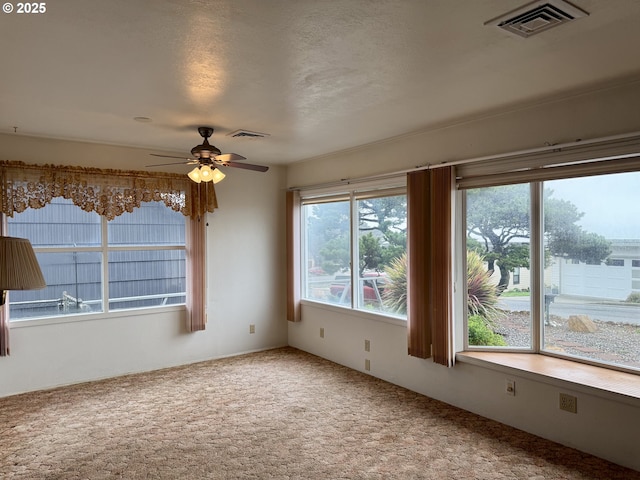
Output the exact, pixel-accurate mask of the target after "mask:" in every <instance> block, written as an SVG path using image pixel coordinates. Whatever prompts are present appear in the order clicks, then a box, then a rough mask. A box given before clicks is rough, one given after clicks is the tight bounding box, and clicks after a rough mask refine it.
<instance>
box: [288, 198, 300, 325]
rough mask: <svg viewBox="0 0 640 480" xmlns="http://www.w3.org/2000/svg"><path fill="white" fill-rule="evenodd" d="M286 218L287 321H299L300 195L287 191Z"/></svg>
mask: <svg viewBox="0 0 640 480" xmlns="http://www.w3.org/2000/svg"><path fill="white" fill-rule="evenodd" d="M286 216H287V233H286V235H287V320H288V321H290V322H299V321H300V320H301V313H300V310H301V307H300V289H301V286H300V253H301V252H300V193H299V192H296V191H288V192H287V198H286Z"/></svg>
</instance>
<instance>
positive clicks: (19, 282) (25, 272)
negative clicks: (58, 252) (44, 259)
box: [0, 237, 47, 305]
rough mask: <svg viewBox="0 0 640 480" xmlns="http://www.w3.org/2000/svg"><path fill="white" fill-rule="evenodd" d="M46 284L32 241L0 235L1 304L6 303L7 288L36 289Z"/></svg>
mask: <svg viewBox="0 0 640 480" xmlns="http://www.w3.org/2000/svg"><path fill="white" fill-rule="evenodd" d="M46 286H47V283H46V282H45V281H44V276H43V275H42V270H40V265H39V264H38V260H37V258H36V254H35V252H34V251H33V248H32V247H31V242H29V240H27V239H26V238H16V237H0V290H2V299H1V300H0V305H4V303H5V300H6V295H7V290H36V289H40V288H44V287H46Z"/></svg>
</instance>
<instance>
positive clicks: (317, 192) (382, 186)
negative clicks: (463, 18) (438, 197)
mask: <svg viewBox="0 0 640 480" xmlns="http://www.w3.org/2000/svg"><path fill="white" fill-rule="evenodd" d="M406 194H407V188H406V177H405V176H404V175H402V176H395V177H393V178H386V179H384V180H377V181H376V180H374V181H362V182H357V184H353V185H339V186H335V187H326V188H319V189H308V190H301V192H300V203H301V206H302V208H300V215H301V218H300V227H301V228H300V245H301V247H302V248H301V249H300V256H301V261H300V272H299V275H300V279H301V285H302V295H301V299H300V301H301V303H302V304H305V303H306V304H310V305H314V306H321V307H322V308H327V309H330V310H331V309H338V311H342V312H343V311H345V310H348V311H349V312H350V313H352V314H355V315H357V316H362V317H364V318H368V319H375V320H382V321H386V322H390V323H396V324H400V325H406V317H405V316H399V315H393V314H391V313H387V312H380V311H372V310H367V309H365V307H364V305H360V301H359V299H358V298H356V297H359V295H356V293H357V292H359V291H360V289H359V288H353V285H357V286H359V279H358V269H357V268H353V264H354V259H359V258H360V256H359V251H358V247H359V242H358V231H359V230H358V207H357V201H358V199H360V198H371V197H385V196H394V195H406ZM340 200H342V201H348V202H349V206H350V208H349V212H350V219H349V221H350V260H351V261H350V264H351V266H352V268H351V269H350V270H351V285H352V288H351V294H350V302H349V305H339V304H335V303H328V302H321V301H318V300H314V299H310V298H307V297H306V291H307V284H308V283H307V282H308V279H309V272H308V269H307V265H308V261H307V260H308V259H307V244H306V238H307V236H306V222H305V219H304V206H305V205H306V204H313V203H322V202H331V201H340ZM362 303H364V302H362Z"/></svg>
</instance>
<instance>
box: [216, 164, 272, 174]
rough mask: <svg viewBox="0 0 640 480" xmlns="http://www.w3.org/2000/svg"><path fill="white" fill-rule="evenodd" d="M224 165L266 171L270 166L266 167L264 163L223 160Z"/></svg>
mask: <svg viewBox="0 0 640 480" xmlns="http://www.w3.org/2000/svg"><path fill="white" fill-rule="evenodd" d="M222 166H223V167H236V168H244V169H246V170H254V171H256V172H266V171H267V170H269V167H265V166H264V165H252V164H251V163H238V162H223V163H222Z"/></svg>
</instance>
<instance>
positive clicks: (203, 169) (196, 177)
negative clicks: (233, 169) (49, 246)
mask: <svg viewBox="0 0 640 480" xmlns="http://www.w3.org/2000/svg"><path fill="white" fill-rule="evenodd" d="M187 175H188V176H189V178H190V179H191V180H193V181H194V182H196V183H200V182H205V183H206V182H213V183H218V182H220V181H222V180H223V179H224V177H226V175H225V174H224V173H222V172H221V171H220V170H219V169H217V168H215V167H214V168H211V167H210V166H209V165H206V164H205V165H202V166H198V167H195V168H194V169H193V170H191V171H190V172H189V173H188V174H187Z"/></svg>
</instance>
